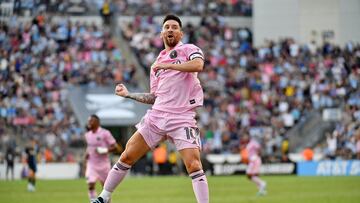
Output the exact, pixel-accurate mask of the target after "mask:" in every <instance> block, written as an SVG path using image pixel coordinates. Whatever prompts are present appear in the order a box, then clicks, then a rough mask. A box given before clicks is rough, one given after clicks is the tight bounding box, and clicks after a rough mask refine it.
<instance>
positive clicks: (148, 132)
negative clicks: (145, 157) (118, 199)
mask: <svg viewBox="0 0 360 203" xmlns="http://www.w3.org/2000/svg"><path fill="white" fill-rule="evenodd" d="M194 116H195V113H193V112H190V113H189V114H181V115H179V114H172V113H166V112H162V111H157V110H148V112H147V113H146V115H145V116H144V117H143V118H142V120H141V121H140V123H138V124H137V125H136V128H137V129H138V131H139V132H140V134H141V135H142V136H143V138H144V140H145V142H146V144H147V145H148V146H149V147H150V148H151V149H154V148H155V147H156V146H157V145H158V144H159V143H160V142H161V141H164V140H166V139H168V140H170V141H171V142H172V143H174V144H175V147H176V149H177V150H182V149H186V148H199V149H201V142H200V131H199V129H198V128H197V126H196V120H195V119H194Z"/></svg>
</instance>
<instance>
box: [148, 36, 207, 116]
mask: <svg viewBox="0 0 360 203" xmlns="http://www.w3.org/2000/svg"><path fill="white" fill-rule="evenodd" d="M196 58H201V59H204V55H203V52H202V51H201V49H200V48H199V47H197V46H195V45H193V44H183V43H182V42H179V43H178V44H177V45H176V46H175V47H174V48H173V49H171V50H170V51H166V50H163V51H161V52H160V54H159V56H158V57H157V59H156V61H155V63H173V64H181V63H184V62H187V61H190V60H193V59H196ZM150 88H151V89H150V92H151V93H152V94H154V95H155V96H156V100H155V103H154V105H153V106H152V108H153V109H155V110H159V111H163V112H168V113H174V114H179V113H187V112H191V113H192V112H193V111H194V109H195V107H198V106H202V105H203V90H202V87H201V85H200V81H199V79H198V77H197V73H194V72H192V73H190V72H181V71H177V70H158V71H156V72H155V71H154V70H151V73H150Z"/></svg>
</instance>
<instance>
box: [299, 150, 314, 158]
mask: <svg viewBox="0 0 360 203" xmlns="http://www.w3.org/2000/svg"><path fill="white" fill-rule="evenodd" d="M302 155H303V158H304V160H305V161H312V160H313V157H314V151H313V150H312V149H311V148H310V147H307V148H305V149H304V150H303V152H302Z"/></svg>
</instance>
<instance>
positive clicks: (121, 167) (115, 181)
mask: <svg viewBox="0 0 360 203" xmlns="http://www.w3.org/2000/svg"><path fill="white" fill-rule="evenodd" d="M130 168H131V166H129V165H127V164H125V163H122V162H120V161H119V162H117V163H116V164H115V165H114V167H113V168H112V169H111V170H110V172H109V174H108V176H107V178H106V181H105V184H104V189H105V190H106V191H108V192H113V191H114V190H115V188H116V186H118V185H119V184H120V182H121V181H122V180H123V179H124V177H125V176H126V174H127V172H128V171H129V169H130Z"/></svg>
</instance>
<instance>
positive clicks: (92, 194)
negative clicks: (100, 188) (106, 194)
mask: <svg viewBox="0 0 360 203" xmlns="http://www.w3.org/2000/svg"><path fill="white" fill-rule="evenodd" d="M88 195H89V198H90V199H95V198H96V197H97V194H96V190H95V189H93V190H89V192H88Z"/></svg>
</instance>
